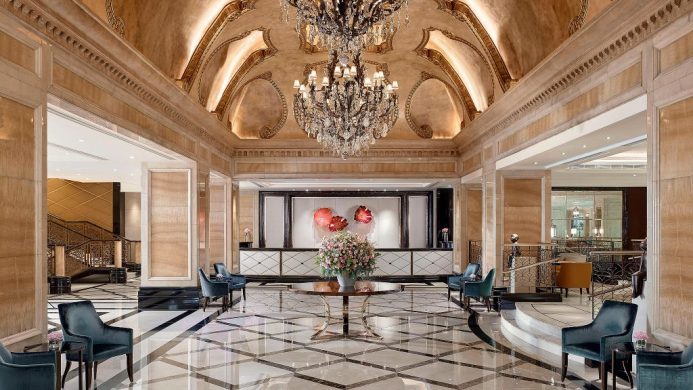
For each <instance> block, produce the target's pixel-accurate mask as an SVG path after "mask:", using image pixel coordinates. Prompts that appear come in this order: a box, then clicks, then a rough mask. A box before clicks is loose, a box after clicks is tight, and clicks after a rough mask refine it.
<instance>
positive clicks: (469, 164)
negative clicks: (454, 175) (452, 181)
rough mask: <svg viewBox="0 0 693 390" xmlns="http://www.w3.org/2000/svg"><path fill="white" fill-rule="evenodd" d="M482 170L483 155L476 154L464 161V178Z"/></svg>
mask: <svg viewBox="0 0 693 390" xmlns="http://www.w3.org/2000/svg"><path fill="white" fill-rule="evenodd" d="M479 168H481V153H477V154H474V155H472V156H469V157H467V158H465V159H464V160H462V176H464V175H466V174H468V173H471V172H474V171H476V170H477V169H479Z"/></svg>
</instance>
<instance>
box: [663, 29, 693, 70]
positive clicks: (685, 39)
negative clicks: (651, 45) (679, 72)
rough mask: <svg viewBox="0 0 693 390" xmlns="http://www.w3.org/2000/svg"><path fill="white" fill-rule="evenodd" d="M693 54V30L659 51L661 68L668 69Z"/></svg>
mask: <svg viewBox="0 0 693 390" xmlns="http://www.w3.org/2000/svg"><path fill="white" fill-rule="evenodd" d="M692 56H693V31H692V32H689V33H688V34H686V35H684V36H682V37H681V38H679V39H677V40H675V41H674V42H672V43H670V44H668V45H667V46H665V47H663V48H662V49H661V50H660V51H659V70H660V71H661V72H666V71H667V70H669V69H671V68H673V67H675V66H677V65H679V64H681V63H682V62H683V61H686V60H687V59H689V58H691V57H692Z"/></svg>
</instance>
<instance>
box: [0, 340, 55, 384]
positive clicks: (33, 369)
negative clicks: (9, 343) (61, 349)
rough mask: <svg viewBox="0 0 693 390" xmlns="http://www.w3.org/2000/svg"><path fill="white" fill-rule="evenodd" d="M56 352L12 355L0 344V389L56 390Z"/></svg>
mask: <svg viewBox="0 0 693 390" xmlns="http://www.w3.org/2000/svg"><path fill="white" fill-rule="evenodd" d="M55 357H56V355H55V352H33V353H12V352H10V351H8V350H7V349H6V348H5V346H4V345H2V344H0V387H1V388H3V389H5V388H7V389H13V390H54V389H55V388H56V386H55V385H56V383H55V382H56V381H55V378H56V376H55Z"/></svg>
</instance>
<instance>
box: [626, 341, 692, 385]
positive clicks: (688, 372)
mask: <svg viewBox="0 0 693 390" xmlns="http://www.w3.org/2000/svg"><path fill="white" fill-rule="evenodd" d="M637 360H638V361H637V375H638V377H637V382H638V389H667V390H689V389H691V388H692V387H693V344H691V345H689V346H688V348H686V349H685V350H684V351H683V352H673V353H672V352H638V359H637Z"/></svg>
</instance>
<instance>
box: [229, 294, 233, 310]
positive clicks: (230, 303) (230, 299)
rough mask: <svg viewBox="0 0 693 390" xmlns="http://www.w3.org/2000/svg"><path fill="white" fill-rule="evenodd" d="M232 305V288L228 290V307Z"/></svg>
mask: <svg viewBox="0 0 693 390" xmlns="http://www.w3.org/2000/svg"><path fill="white" fill-rule="evenodd" d="M232 306H233V290H229V307H232Z"/></svg>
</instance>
